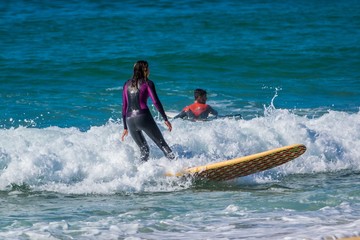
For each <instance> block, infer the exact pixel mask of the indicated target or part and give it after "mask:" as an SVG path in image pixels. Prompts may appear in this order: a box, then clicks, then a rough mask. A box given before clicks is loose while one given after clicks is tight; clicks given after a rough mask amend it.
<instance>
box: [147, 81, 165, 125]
mask: <svg viewBox="0 0 360 240" xmlns="http://www.w3.org/2000/svg"><path fill="white" fill-rule="evenodd" d="M148 87H149V95H150V98H151V100H152V102H153V103H154V105H155V107H156V109H157V110H158V111H159V113H160V114H161V116H162V118H163V119H164V121H168V119H167V116H166V114H165V110H164V107H163V105H162V104H161V102H160V99H159V97H158V95H157V93H156V90H155V84H154V83H153V82H152V81H150V80H148Z"/></svg>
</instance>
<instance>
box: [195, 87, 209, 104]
mask: <svg viewBox="0 0 360 240" xmlns="http://www.w3.org/2000/svg"><path fill="white" fill-rule="evenodd" d="M206 94H207V92H206V91H205V90H204V89H201V88H197V89H195V90H194V98H195V101H198V102H200V103H205V102H206V99H207V96H206Z"/></svg>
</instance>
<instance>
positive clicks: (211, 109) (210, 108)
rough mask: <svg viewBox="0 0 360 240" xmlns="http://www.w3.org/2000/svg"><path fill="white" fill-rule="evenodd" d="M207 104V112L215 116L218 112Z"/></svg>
mask: <svg viewBox="0 0 360 240" xmlns="http://www.w3.org/2000/svg"><path fill="white" fill-rule="evenodd" d="M208 106H209V113H210V114H212V115H214V116H215V117H217V116H218V112H217V111H216V110H215V109H213V108H212V107H211V106H210V105H208Z"/></svg>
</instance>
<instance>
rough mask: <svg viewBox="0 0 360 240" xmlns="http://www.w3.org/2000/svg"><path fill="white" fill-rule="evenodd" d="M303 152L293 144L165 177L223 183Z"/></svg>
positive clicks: (167, 174)
mask: <svg viewBox="0 0 360 240" xmlns="http://www.w3.org/2000/svg"><path fill="white" fill-rule="evenodd" d="M305 151H306V147H305V146H304V145H303V144H294V145H290V146H286V147H281V148H276V149H273V150H269V151H266V152H261V153H257V154H253V155H249V156H245V157H240V158H235V159H232V160H227V161H223V162H218V163H212V164H208V165H204V166H198V167H191V168H187V169H184V170H183V171H180V172H177V173H166V176H174V177H182V176H192V177H194V178H195V179H206V180H213V181H225V180H230V179H234V178H238V177H244V176H247V175H250V174H253V173H257V172H261V171H264V170H267V169H270V168H273V167H277V166H279V165H281V164H284V163H286V162H289V161H291V160H293V159H295V158H297V157H299V156H300V155H302V154H303V153H304V152H305Z"/></svg>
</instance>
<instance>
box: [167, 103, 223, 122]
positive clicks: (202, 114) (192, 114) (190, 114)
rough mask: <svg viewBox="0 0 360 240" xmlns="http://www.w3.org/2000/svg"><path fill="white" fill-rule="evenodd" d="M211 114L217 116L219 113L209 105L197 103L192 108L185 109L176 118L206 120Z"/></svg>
mask: <svg viewBox="0 0 360 240" xmlns="http://www.w3.org/2000/svg"><path fill="white" fill-rule="evenodd" d="M209 114H212V115H215V116H217V115H218V112H217V111H216V110H215V109H213V108H212V107H211V106H210V105H208V104H205V103H198V102H195V103H193V104H191V105H190V106H187V107H185V108H184V109H183V110H182V111H181V112H180V113H179V114H178V115H176V116H175V117H174V118H187V119H194V120H204V119H207V118H208V116H209Z"/></svg>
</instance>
